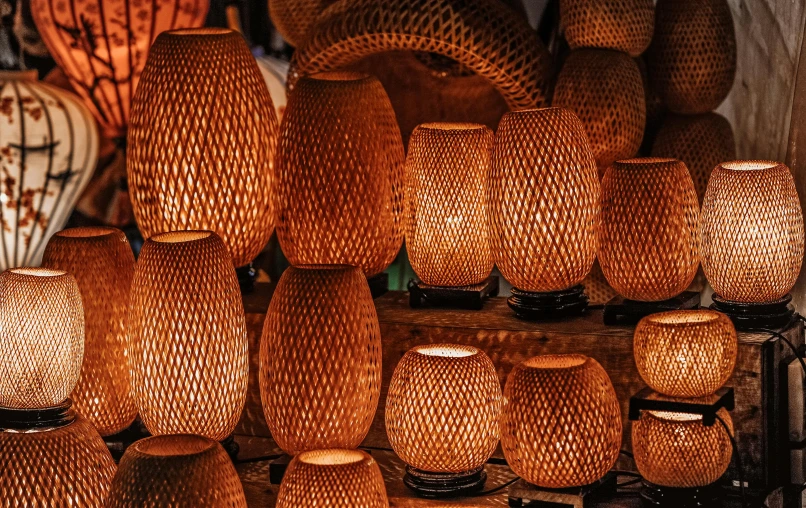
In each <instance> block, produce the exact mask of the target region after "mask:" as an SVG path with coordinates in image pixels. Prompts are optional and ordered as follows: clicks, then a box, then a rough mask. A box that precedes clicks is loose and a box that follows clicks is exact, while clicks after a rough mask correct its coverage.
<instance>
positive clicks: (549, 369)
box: [501, 355, 622, 488]
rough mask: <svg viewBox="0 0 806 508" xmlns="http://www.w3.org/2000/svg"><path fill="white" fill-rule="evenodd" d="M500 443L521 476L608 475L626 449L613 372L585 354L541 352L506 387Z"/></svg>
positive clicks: (559, 482) (552, 483)
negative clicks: (622, 446) (622, 435)
mask: <svg viewBox="0 0 806 508" xmlns="http://www.w3.org/2000/svg"><path fill="white" fill-rule="evenodd" d="M504 401H505V402H504V410H503V414H502V416H501V446H502V448H503V450H504V457H506V459H507V463H508V464H509V466H510V467H511V468H512V471H514V472H515V474H517V475H518V476H520V477H521V478H523V479H524V480H526V481H527V482H529V483H532V484H534V485H537V486H539V487H543V488H566V487H575V486H582V485H588V484H590V483H593V482H594V481H596V480H599V479H600V478H602V477H603V476H604V475H605V474H606V473H607V472H608V471H609V470H610V468H611V467H613V464H615V462H616V459H617V458H618V454H619V450H620V449H621V432H622V428H621V408H620V406H619V402H618V399H617V398H616V391H615V389H614V388H613V384H612V383H611V382H610V377H608V375H607V372H605V370H604V369H603V368H602V366H601V365H599V362H597V361H596V360H594V359H592V358H588V357H586V356H582V355H547V356H536V357H534V358H531V359H529V360H526V361H525V362H523V363H521V364H520V365H518V366H517V367H515V368H514V369H513V370H512V372H511V373H510V374H509V377H508V378H507V382H506V386H505V388H504Z"/></svg>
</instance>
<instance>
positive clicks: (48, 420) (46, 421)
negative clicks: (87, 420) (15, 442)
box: [0, 398, 76, 430]
mask: <svg viewBox="0 0 806 508" xmlns="http://www.w3.org/2000/svg"><path fill="white" fill-rule="evenodd" d="M75 419H76V412H75V411H73V401H72V400H70V399H69V398H68V399H65V400H64V402H62V403H61V404H59V405H57V406H53V407H46V408H40V409H16V408H11V407H0V430H3V429H14V430H32V429H43V428H52V427H64V426H66V425H69V424H71V423H72V422H73V421H74V420H75Z"/></svg>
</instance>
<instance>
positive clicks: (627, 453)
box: [619, 450, 635, 461]
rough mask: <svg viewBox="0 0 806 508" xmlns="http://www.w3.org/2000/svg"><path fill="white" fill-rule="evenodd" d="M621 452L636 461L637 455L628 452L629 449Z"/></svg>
mask: <svg viewBox="0 0 806 508" xmlns="http://www.w3.org/2000/svg"><path fill="white" fill-rule="evenodd" d="M619 453H620V454H622V455H624V456H625V457H628V458H630V459H632V460H633V461H635V457H634V456H633V454H632V453H630V452H628V451H627V450H619Z"/></svg>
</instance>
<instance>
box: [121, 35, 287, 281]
mask: <svg viewBox="0 0 806 508" xmlns="http://www.w3.org/2000/svg"><path fill="white" fill-rule="evenodd" d="M277 131H278V127H277V118H276V116H275V111H274V105H273V104H272V101H271V97H270V96H269V91H268V89H267V88H266V84H265V82H264V81H263V78H262V75H261V74H260V70H259V69H258V66H257V63H256V62H255V58H254V57H253V56H252V53H251V52H250V50H249V47H248V46H247V45H246V41H245V40H244V38H243V36H241V34H239V33H238V32H234V31H232V30H226V29H221V28H200V29H189V30H174V31H171V32H165V33H162V34H160V35H159V37H157V40H156V42H155V43H154V45H153V46H152V47H151V50H150V53H149V57H148V62H147V63H146V66H145V69H144V70H143V75H142V78H141V80H140V85H139V86H138V87H137V94H136V95H135V96H134V101H133V103H132V118H131V128H130V130H129V137H128V150H127V160H126V165H127V172H128V178H129V189H130V195H131V199H132V207H133V210H134V215H135V217H136V219H137V225H138V226H139V228H140V230H141V231H142V233H143V236H145V237H146V238H148V237H150V236H152V235H154V234H157V233H162V232H165V231H181V230H190V229H205V230H211V231H215V232H216V234H218V235H219V236H220V237H221V238H222V239H223V240H224V243H225V244H226V245H227V248H228V249H229V251H230V254H231V255H232V261H233V263H234V264H235V266H236V267H240V266H244V265H247V264H248V263H250V262H251V261H252V260H253V259H254V258H255V257H256V256H257V255H258V254H259V253H260V251H261V250H262V249H263V247H265V246H266V243H268V241H269V238H270V237H271V233H272V229H273V228H274V220H275V217H274V216H275V212H274V202H273V195H272V193H273V192H274V185H275V183H274V174H273V169H272V160H273V157H274V153H275V148H276V142H277V141H276V137H277Z"/></svg>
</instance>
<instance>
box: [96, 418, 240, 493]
mask: <svg viewBox="0 0 806 508" xmlns="http://www.w3.org/2000/svg"><path fill="white" fill-rule="evenodd" d="M166 504H168V505H170V506H187V507H191V506H227V507H232V508H241V507H243V508H246V498H245V496H244V492H243V486H242V485H241V480H240V479H239V478H238V473H237V471H235V466H233V464H232V460H231V459H230V458H229V456H227V453H226V452H225V451H224V449H223V448H222V447H221V445H220V444H218V443H217V442H215V441H213V440H211V439H208V438H205V437H201V436H194V435H190V434H179V435H171V436H155V437H149V438H146V439H141V440H140V441H137V442H136V443H134V444H133V445H131V446H129V448H127V449H126V453H125V454H124V455H123V458H122V459H121V460H120V467H119V469H118V472H117V474H116V475H115V479H114V481H113V482H112V488H111V490H110V493H109V503H108V505H107V506H109V507H110V508H139V507H142V506H155V507H156V506H165V505H166Z"/></svg>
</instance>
